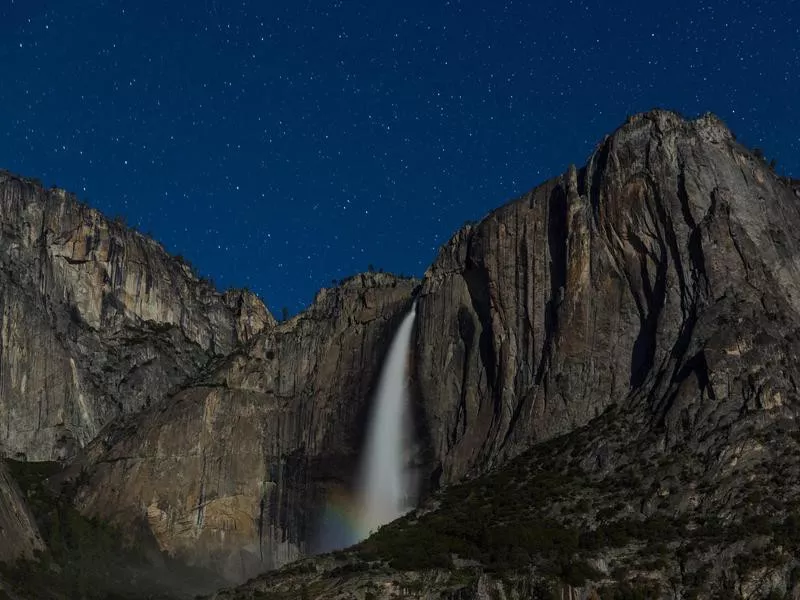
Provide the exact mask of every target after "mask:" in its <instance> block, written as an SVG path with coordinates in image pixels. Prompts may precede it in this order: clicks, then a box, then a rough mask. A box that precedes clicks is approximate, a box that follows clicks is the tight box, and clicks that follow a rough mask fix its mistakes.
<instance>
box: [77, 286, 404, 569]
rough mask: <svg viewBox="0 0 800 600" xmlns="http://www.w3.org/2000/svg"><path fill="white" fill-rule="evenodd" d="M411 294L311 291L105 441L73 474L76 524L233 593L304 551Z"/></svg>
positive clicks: (365, 289)
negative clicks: (191, 569)
mask: <svg viewBox="0 0 800 600" xmlns="http://www.w3.org/2000/svg"><path fill="white" fill-rule="evenodd" d="M415 284H416V282H415V281H413V280H403V279H397V278H395V277H393V276H390V275H383V274H368V275H361V276H357V277H355V278H352V279H350V280H349V281H347V282H345V283H343V284H342V285H341V286H339V287H337V288H335V289H330V290H322V291H321V292H320V293H319V294H318V295H317V298H316V300H315V301H314V303H313V304H312V306H311V307H310V308H309V309H308V310H307V311H305V312H303V313H301V314H300V315H298V316H296V317H295V318H293V319H292V320H290V321H287V322H284V323H281V324H280V325H278V326H277V327H274V328H270V329H268V330H266V331H263V332H262V333H260V334H259V335H257V336H255V337H254V338H253V339H252V340H251V341H250V342H249V343H248V345H247V346H246V347H244V348H242V349H241V350H240V351H237V352H234V353H232V354H231V355H229V356H228V357H226V358H224V359H222V360H220V361H218V363H217V364H216V365H215V366H214V368H213V369H211V370H210V372H209V373H208V374H207V375H206V376H205V377H204V378H203V379H201V380H199V381H197V382H196V383H194V384H193V385H191V386H189V387H187V388H185V389H183V390H181V391H180V392H178V393H177V394H175V395H174V396H172V397H170V398H168V399H167V400H166V401H165V402H163V403H161V404H158V405H153V406H151V407H150V408H148V409H145V410H144V411H143V412H142V413H140V414H139V415H137V416H135V417H132V418H131V419H128V420H127V421H123V422H122V423H120V424H119V425H117V426H114V427H111V428H109V429H108V430H107V431H106V432H104V433H103V434H102V435H101V436H100V437H99V438H98V439H97V440H96V442H94V443H93V444H92V445H91V446H90V447H89V448H88V451H87V454H86V456H85V457H84V458H83V460H82V467H83V468H84V469H85V470H86V471H87V472H88V473H90V475H91V476H90V481H89V484H88V485H87V486H86V487H85V488H84V489H83V490H82V492H81V493H80V494H79V497H78V505H79V507H80V508H81V510H82V511H84V512H86V513H88V514H91V515H97V516H101V517H103V518H107V519H110V520H113V521H115V522H117V523H120V524H123V525H125V526H126V529H127V530H129V531H132V530H134V529H140V530H141V528H143V530H144V531H145V532H147V534H148V535H149V534H150V533H152V535H154V536H155V538H156V540H157V541H158V543H159V545H160V546H161V548H162V549H163V550H165V551H167V552H169V553H171V554H173V555H175V556H178V557H180V558H182V559H184V560H186V561H187V562H189V563H191V564H195V565H199V566H205V567H209V568H212V569H215V570H217V571H218V572H220V573H221V574H223V575H224V576H226V577H228V578H229V579H231V580H236V581H239V580H243V579H245V578H247V577H250V576H252V575H254V574H256V573H258V572H260V571H263V570H265V569H268V568H273V567H276V566H279V565H282V564H284V563H285V562H288V561H290V560H293V559H295V558H298V557H299V556H300V555H302V554H304V553H307V552H308V551H310V550H311V549H313V541H314V538H315V535H316V533H317V523H318V517H319V516H320V514H321V511H322V508H323V505H324V503H325V502H326V499H327V498H328V497H329V496H330V495H331V494H334V493H336V492H344V493H346V492H347V491H348V490H349V488H350V487H351V478H352V477H354V476H355V468H356V465H357V464H358V452H359V449H360V445H361V439H360V436H361V433H362V431H363V422H364V420H365V417H366V412H367V410H368V400H369V397H370V395H371V392H372V389H373V387H374V386H375V385H376V384H377V378H378V374H379V369H380V365H381V362H382V358H383V353H384V352H385V351H386V348H387V347H388V344H389V341H390V339H391V336H392V335H393V333H394V328H395V327H396V326H397V324H398V323H399V320H398V319H400V318H402V316H403V315H404V313H405V311H406V310H407V309H408V308H409V306H410V299H411V291H412V289H413V286H414V285H415Z"/></svg>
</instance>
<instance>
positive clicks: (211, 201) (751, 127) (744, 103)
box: [0, 0, 800, 313]
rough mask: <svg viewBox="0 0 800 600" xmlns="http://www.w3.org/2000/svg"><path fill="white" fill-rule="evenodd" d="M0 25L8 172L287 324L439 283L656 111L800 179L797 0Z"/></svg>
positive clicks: (235, 13) (510, 5)
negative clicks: (524, 198) (409, 280)
mask: <svg viewBox="0 0 800 600" xmlns="http://www.w3.org/2000/svg"><path fill="white" fill-rule="evenodd" d="M481 5H483V7H482V8H481ZM0 23H2V25H3V27H2V30H3V33H2V36H0V67H2V74H0V78H1V80H0V167H4V168H7V169H10V170H12V171H16V172H19V173H22V174H24V175H29V176H33V177H38V178H40V179H42V180H43V181H44V182H45V183H47V184H52V183H56V184H58V185H59V186H61V187H66V188H67V189H69V190H72V191H74V192H76V193H77V194H78V195H79V196H80V197H82V198H84V199H88V200H89V202H90V203H91V204H92V205H94V206H97V207H99V208H100V209H102V210H103V211H105V212H106V213H108V214H109V215H111V216H114V215H123V216H124V217H125V218H126V220H127V221H128V222H129V223H130V224H132V225H134V226H136V227H137V228H139V229H140V230H142V231H145V232H150V233H152V235H154V236H155V237H156V238H157V239H159V240H160V241H161V242H163V243H164V244H165V246H166V247H167V249H168V250H170V251H171V252H173V253H180V254H183V255H184V256H185V257H187V258H188V259H189V260H190V261H191V262H192V263H193V264H194V265H195V266H196V267H197V268H198V270H199V271H200V272H201V273H202V274H204V275H209V276H211V277H212V278H213V279H214V280H215V281H216V282H217V284H218V285H219V286H220V287H223V288H224V287H229V286H247V287H250V288H251V289H253V290H254V291H255V292H257V293H258V294H259V295H261V297H262V298H264V300H265V301H266V302H267V303H268V305H269V306H270V307H271V308H272V309H273V311H274V312H276V313H279V312H280V308H281V307H282V306H288V307H289V309H290V310H291V311H292V312H294V311H296V310H298V309H300V308H302V307H303V306H305V305H307V304H308V303H309V302H310V301H311V299H312V297H313V294H314V292H315V291H316V290H317V289H318V288H319V287H321V286H325V285H329V284H330V281H331V279H333V278H340V277H343V276H346V275H349V274H352V273H354V272H357V271H361V270H366V268H367V265H368V264H374V265H375V266H376V267H381V268H384V269H386V270H390V271H395V272H403V273H406V274H417V275H419V274H421V273H422V272H423V271H424V269H425V268H426V266H427V265H428V264H429V263H430V262H431V261H432V259H433V258H434V257H435V254H436V249H437V248H438V246H439V245H440V244H442V243H443V242H445V241H446V240H447V238H448V237H449V236H450V235H451V234H452V232H453V231H454V230H455V229H456V228H458V227H459V226H460V225H461V224H462V223H463V222H464V221H465V220H469V219H477V218H480V217H481V216H482V215H483V214H484V213H486V212H487V211H488V210H490V209H491V208H493V207H495V206H498V205H499V204H502V203H503V202H505V201H506V200H507V199H509V198H510V197H512V196H515V195H518V194H520V193H522V192H524V191H526V190H528V189H529V188H531V187H533V186H534V185H536V184H538V183H539V182H540V181H542V180H543V179H544V178H546V177H549V176H552V175H554V174H557V173H560V172H562V171H563V170H564V169H565V168H566V166H567V165H568V164H569V163H571V162H572V163H577V164H582V163H583V162H584V161H585V159H586V158H587V157H588V155H589V154H590V152H591V150H592V148H593V147H594V145H595V143H596V142H597V141H598V140H599V139H601V138H602V136H603V135H604V134H605V133H609V132H610V131H612V130H613V129H614V128H616V127H617V126H618V125H619V124H620V123H621V122H622V121H624V119H625V117H626V115H627V114H629V113H633V112H638V111H641V110H646V109H649V108H652V107H654V106H663V107H667V108H675V109H678V110H680V111H681V112H683V113H684V114H687V115H689V116H695V115H697V114H700V113H702V112H705V111H707V110H711V111H713V112H716V113H717V114H719V115H720V116H721V117H722V118H723V119H725V121H727V123H728V124H729V125H730V126H731V127H732V128H733V129H734V131H735V132H736V133H737V135H738V137H739V139H740V140H742V141H744V142H745V143H747V144H749V145H751V146H755V145H757V146H761V147H762V148H763V149H764V150H765V152H766V154H767V156H768V157H775V158H777V160H778V162H779V170H781V171H784V172H787V173H792V174H795V175H798V174H800V139H799V138H800V110H798V109H797V106H798V103H800V76H799V75H798V74H800V3H798V2H793V1H789V0H785V1H782V2H769V1H768V0H767V1H753V2H741V1H737V2H727V1H717V2H704V1H703V0H699V1H698V0H692V1H683V0H678V1H674V2H666V3H660V2H659V3H645V2H642V1H641V0H637V1H636V2H631V1H623V2H613V1H611V2H609V1H608V0H604V1H602V2H600V1H597V2H595V1H591V2H589V1H587V2H563V1H561V0H557V1H553V2H521V1H520V2H512V1H508V0H506V1H503V0H497V1H495V0H492V1H491V2H489V1H486V2H477V1H474V0H473V1H465V2H438V1H435V0H422V1H416V0H414V1H410V0H405V1H403V2H396V1H391V2H390V1H375V2H368V1H364V2H343V1H339V2H322V1H319V2H310V1H305V2H301V1H299V0H298V1H292V2H267V1H261V2H256V1H244V2H242V1H239V2H226V1H223V0H183V1H176V2H165V1H159V2H155V1H151V0H141V1H136V2H134V1H130V2H125V1H100V0H93V1H88V0H71V1H69V2H65V1H63V0H58V1H52V2H46V1H41V0H0Z"/></svg>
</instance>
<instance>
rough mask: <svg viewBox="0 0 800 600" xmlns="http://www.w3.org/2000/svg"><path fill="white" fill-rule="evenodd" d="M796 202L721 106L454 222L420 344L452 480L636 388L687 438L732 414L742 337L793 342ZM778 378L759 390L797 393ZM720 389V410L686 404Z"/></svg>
mask: <svg viewBox="0 0 800 600" xmlns="http://www.w3.org/2000/svg"><path fill="white" fill-rule="evenodd" d="M799 208H800V205H798V202H797V198H796V196H795V194H794V190H793V188H792V186H791V184H789V183H787V181H786V180H785V179H781V178H779V177H777V176H776V175H775V174H774V173H773V172H772V171H771V170H770V169H769V168H768V166H767V165H765V164H764V163H763V161H761V160H759V159H758V158H757V157H755V156H754V155H753V154H752V153H751V152H750V151H749V150H748V149H746V148H744V147H743V146H741V145H740V144H738V143H737V142H736V141H735V139H734V136H733V135H732V134H731V133H730V131H729V130H728V129H727V128H726V127H725V126H724V124H723V123H722V122H721V121H720V120H719V119H718V118H717V117H715V116H713V115H706V116H703V117H701V118H699V119H697V120H694V121H687V120H685V119H683V118H681V117H680V116H679V115H677V114H675V113H672V112H668V111H660V110H659V111H651V112H649V113H644V114H641V115H636V116H634V117H631V118H630V119H629V120H628V122H627V123H625V124H624V125H623V126H621V127H620V128H619V129H618V130H617V131H615V132H614V133H613V134H612V135H610V136H608V137H607V138H606V139H605V140H604V141H603V142H602V143H600V144H599V145H598V147H597V149H596V150H595V152H594V153H593V154H592V156H591V157H590V159H589V161H588V163H587V164H586V165H585V166H584V167H582V168H580V169H569V170H568V171H567V172H566V173H565V174H564V175H563V176H560V177H556V178H554V179H552V180H550V181H548V182H545V183H544V184H542V185H541V186H539V187H538V188H536V189H535V190H533V191H532V192H530V193H529V194H526V195H525V196H524V197H522V198H520V199H517V200H514V201H512V202H510V203H508V204H506V205H504V206H502V207H501V208H499V209H497V210H495V211H493V212H492V213H490V214H489V215H488V216H487V217H486V218H484V219H483V220H482V221H481V222H480V223H478V224H477V225H474V226H469V227H466V228H464V229H462V230H461V231H459V232H458V233H456V234H455V236H453V238H452V239H451V240H450V242H448V244H446V245H445V246H444V247H443V248H442V250H441V251H440V253H439V256H438V257H437V259H436V261H435V262H434V264H433V265H432V267H431V268H430V269H429V270H428V272H427V274H426V278H425V280H424V282H423V285H422V290H421V294H420V303H419V311H418V313H419V317H418V328H417V332H418V333H417V341H416V344H417V351H416V354H415V360H416V370H415V376H416V377H417V378H418V380H419V381H418V389H419V390H420V404H421V405H422V406H424V407H425V410H426V412H427V418H428V420H429V427H430V430H431V432H432V438H433V442H432V443H433V446H434V452H435V453H436V455H437V456H439V457H441V461H442V463H441V465H442V472H443V475H444V478H445V480H455V479H458V478H460V477H462V476H463V475H464V474H466V473H470V472H473V473H476V472H481V471H482V470H484V469H486V468H487V467H488V466H491V465H492V464H496V462H497V461H498V460H500V461H502V460H504V457H508V456H513V455H515V454H517V453H518V452H519V451H521V450H523V449H525V448H527V447H529V446H530V445H531V444H532V443H535V442H536V441H537V440H543V439H546V438H549V437H551V436H553V435H556V434H558V433H564V432H566V431H569V430H571V429H573V428H575V427H576V426H579V425H581V424H583V423H585V422H587V421H588V419H590V418H592V417H593V416H595V415H597V414H599V413H601V412H602V411H603V410H604V409H605V408H606V407H608V406H610V405H611V404H612V403H618V402H622V401H624V400H625V399H627V398H629V397H640V398H648V402H649V403H650V405H651V407H652V409H653V410H656V411H657V413H658V414H660V415H662V416H661V418H663V419H665V422H666V423H667V424H668V426H669V430H670V431H671V432H672V434H671V435H673V434H674V435H675V436H676V437H673V438H672V439H675V440H677V439H680V438H681V436H682V435H684V434H685V433H688V432H687V431H684V432H683V433H682V434H681V435H680V436H678V435H677V430H676V429H675V428H676V427H677V428H678V429H680V430H683V429H684V428H685V425H681V426H678V424H679V423H692V424H691V425H690V426H689V430H690V431H692V432H693V433H692V435H699V432H700V431H701V430H706V429H707V428H708V427H709V426H710V424H709V423H707V422H705V421H704V420H705V419H708V418H719V415H720V414H721V413H724V412H726V411H729V412H727V414H728V415H729V418H732V415H733V414H735V413H736V411H738V410H741V409H742V407H743V406H746V405H748V404H749V403H750V402H752V401H753V400H752V399H751V398H752V394H753V393H754V392H753V391H752V390H751V391H745V390H744V389H740V390H733V389H731V388H730V387H729V386H724V385H723V386H722V387H720V385H722V384H721V383H720V382H723V381H730V380H731V378H734V380H738V379H739V378H741V379H742V380H743V381H744V380H746V379H747V378H748V377H750V376H751V375H748V370H747V368H746V367H743V366H742V365H743V362H742V359H741V358H740V354H739V353H738V352H737V351H736V350H735V348H737V347H742V348H753V347H755V346H758V345H759V342H758V341H757V339H756V338H758V337H759V336H763V335H764V333H765V332H769V333H768V334H767V335H769V336H772V337H773V338H774V339H775V343H782V342H778V340H786V343H789V341H788V340H789V338H787V336H791V335H794V334H790V333H789V331H792V330H794V327H795V325H794V323H795V321H796V319H797V318H798V317H797V314H798V311H799V310H800V304H798V302H800V288H798V285H800V271H799V269H800V265H799V264H798V262H797V260H796V258H795V257H796V255H797V252H798V249H797V248H796V246H797V242H796V235H795V234H794V232H795V231H797V230H798V227H800V211H799ZM765 307H768V308H765ZM776 315H780V317H777V316H776ZM776 318H777V319H778V321H774V319H776ZM725 322H728V323H739V325H738V326H737V329H738V331H736V330H734V329H732V328H731V327H730V326H726V325H725V324H724V323H725ZM779 323H783V325H779ZM789 323H792V325H791V327H789V329H786V327H787V326H788V325H789ZM781 327H783V328H784V329H783V331H781ZM784 352H789V350H788V347H787V349H786V350H784V351H781V354H783V353H784ZM742 356H743V354H742ZM734 357H735V358H734ZM752 360H756V361H757V362H759V361H761V360H762V359H756V358H755V356H753V357H752ZM745 362H746V361H745ZM759 364H761V363H760V362H759ZM751 367H752V368H756V367H755V366H754V365H751ZM764 369H765V367H764V366H763V365H761V366H760V367H758V370H762V371H763V370H764ZM764 373H765V375H764V377H766V371H764ZM769 379H770V380H772V376H770V377H769ZM780 380H781V383H780V384H777V382H774V383H772V384H770V386H769V389H770V391H769V392H768V391H767V390H766V389H764V390H762V391H759V392H757V395H758V396H759V397H761V396H765V395H766V396H767V397H772V396H771V395H774V394H775V393H778V395H779V396H780V397H781V398H785V397H786V394H787V393H789V390H791V389H794V388H793V384H792V383H791V381H790V380H787V379H785V378H784V377H781V378H780ZM773 381H774V380H773ZM773 386H777V387H773ZM787 386H788V387H787ZM773 390H774V391H773ZM709 394H710V395H711V397H713V398H714V399H716V402H715V407H716V408H715V410H714V411H712V412H707V411H710V408H708V407H705V408H701V407H703V406H705V405H704V404H703V403H702V402H700V403H698V402H696V401H695V400H690V399H691V398H694V397H695V395H699V396H700V397H704V396H708V395H709ZM678 398H683V400H681V401H678ZM722 398H725V401H724V402H722V401H721V400H722ZM454 399H455V400H454ZM764 401H765V402H767V400H766V399H765V400H764ZM690 406H691V408H690ZM722 407H728V408H725V409H723V408H722ZM687 411H688V412H687ZM712 414H714V415H716V416H714V417H712V416H711V415H712ZM679 415H682V416H679ZM688 415H693V416H692V417H689V416H688ZM687 419H688V421H687ZM697 419H699V421H696V420H697ZM701 422H703V423H704V424H702V425H701Z"/></svg>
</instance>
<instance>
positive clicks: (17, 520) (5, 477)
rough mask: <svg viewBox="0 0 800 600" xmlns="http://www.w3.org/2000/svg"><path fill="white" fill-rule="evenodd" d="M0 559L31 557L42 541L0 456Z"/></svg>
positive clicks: (11, 559)
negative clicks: (1, 541) (0, 542)
mask: <svg viewBox="0 0 800 600" xmlns="http://www.w3.org/2000/svg"><path fill="white" fill-rule="evenodd" d="M0 540H3V543H2V544H0V562H8V561H13V560H15V559H17V558H32V557H33V552H34V551H35V550H43V549H44V543H43V542H42V538H41V536H40V535H39V529H38V528H37V527H36V521H35V520H34V518H33V516H32V515H31V513H30V511H29V510H28V508H27V506H26V505H25V501H24V499H23V497H22V494H21V493H20V490H19V487H17V484H16V483H15V482H14V480H13V479H12V478H11V476H10V474H9V472H8V469H7V468H6V465H5V463H4V462H3V461H2V460H0Z"/></svg>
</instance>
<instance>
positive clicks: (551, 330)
mask: <svg viewBox="0 0 800 600" xmlns="http://www.w3.org/2000/svg"><path fill="white" fill-rule="evenodd" d="M567 233H568V232H567V195H566V193H565V191H564V188H563V187H562V186H560V185H559V186H556V187H555V188H553V191H552V192H551V194H550V199H549V202H548V211H547V246H548V250H549V254H550V264H549V266H550V299H549V300H548V301H547V304H546V305H545V313H544V332H545V338H544V342H543V344H542V352H541V359H540V361H539V367H538V368H537V370H536V377H535V379H534V382H535V383H536V385H539V384H541V382H542V378H543V377H544V373H545V371H546V367H547V365H548V363H549V362H550V357H551V354H552V345H553V339H554V338H555V335H556V332H557V331H558V308H559V305H560V304H561V300H562V294H563V293H564V287H565V285H566V280H567Z"/></svg>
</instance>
